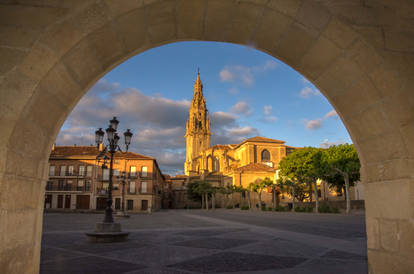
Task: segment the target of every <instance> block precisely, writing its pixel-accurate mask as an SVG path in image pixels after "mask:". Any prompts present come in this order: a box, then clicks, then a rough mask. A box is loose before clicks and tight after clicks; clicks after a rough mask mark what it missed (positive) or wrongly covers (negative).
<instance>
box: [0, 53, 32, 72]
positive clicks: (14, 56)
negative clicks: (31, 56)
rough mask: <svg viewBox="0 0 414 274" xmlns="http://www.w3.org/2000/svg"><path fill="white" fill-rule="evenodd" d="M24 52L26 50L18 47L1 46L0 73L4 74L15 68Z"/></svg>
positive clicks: (24, 54)
mask: <svg viewBox="0 0 414 274" xmlns="http://www.w3.org/2000/svg"><path fill="white" fill-rule="evenodd" d="M26 53H27V52H26V51H24V50H22V49H18V48H9V47H7V48H6V47H1V48H0V58H1V62H0V75H4V74H6V73H7V72H8V71H10V70H12V69H13V68H15V67H16V65H18V64H19V63H20V62H21V61H22V60H23V58H24V57H25V56H26Z"/></svg>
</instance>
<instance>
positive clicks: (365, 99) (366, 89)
mask: <svg viewBox="0 0 414 274" xmlns="http://www.w3.org/2000/svg"><path fill="white" fill-rule="evenodd" d="M381 99H382V94H381V93H380V92H379V91H378V90H377V89H376V87H375V86H374V85H373V84H372V81H371V80H370V79H369V78H368V77H364V78H362V79H360V81H359V82H358V83H357V84H356V85H354V86H352V87H350V88H349V89H347V90H346V91H344V92H341V93H338V94H337V95H336V96H335V97H333V98H332V100H331V101H332V102H334V103H335V106H336V107H337V108H338V109H340V110H341V114H342V117H344V118H350V117H352V116H355V115H357V114H358V113H361V112H362V111H364V110H366V109H367V108H369V107H370V106H372V105H378V104H379V103H380V100H381ZM381 116H382V115H381Z"/></svg>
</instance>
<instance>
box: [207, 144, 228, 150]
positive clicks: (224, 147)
mask: <svg viewBox="0 0 414 274" xmlns="http://www.w3.org/2000/svg"><path fill="white" fill-rule="evenodd" d="M210 148H217V149H229V146H228V145H215V146H212V147H210Z"/></svg>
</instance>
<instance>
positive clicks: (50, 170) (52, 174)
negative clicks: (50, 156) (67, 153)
mask: <svg viewBox="0 0 414 274" xmlns="http://www.w3.org/2000/svg"><path fill="white" fill-rule="evenodd" d="M49 176H55V166H50V167H49Z"/></svg>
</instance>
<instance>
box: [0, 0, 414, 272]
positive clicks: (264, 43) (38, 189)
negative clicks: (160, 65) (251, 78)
mask: <svg viewBox="0 0 414 274" xmlns="http://www.w3.org/2000/svg"><path fill="white" fill-rule="evenodd" d="M19 3H20V2H19ZM21 3H22V4H19V5H15V4H2V5H1V8H0V13H1V15H2V16H1V18H2V19H1V20H0V24H1V25H2V28H1V32H2V37H4V39H2V40H1V41H0V43H1V44H0V46H1V47H0V56H1V61H2V62H1V66H0V106H1V107H0V113H1V114H0V125H1V127H2V134H1V137H0V140H1V142H0V153H1V157H0V188H1V191H0V201H1V208H0V209H1V212H2V213H1V214H2V220H3V221H2V222H1V223H0V231H1V235H2V236H3V237H2V238H1V240H0V241H1V245H0V258H1V262H0V267H1V268H0V272H2V273H36V272H38V270H39V268H38V266H39V258H40V236H41V230H42V210H43V209H42V208H43V207H42V204H43V195H44V188H45V182H46V180H47V166H48V163H47V161H48V155H49V152H50V147H51V145H52V143H53V142H54V140H55V137H56V135H57V133H58V131H59V129H60V127H61V125H62V124H63V122H64V120H65V118H66V117H67V115H68V114H69V113H70V111H71V110H72V108H73V107H74V106H75V105H76V103H77V102H78V101H79V99H80V98H81V97H82V96H83V95H84V93H85V92H86V91H87V90H88V89H89V88H90V87H91V86H92V85H93V84H94V83H95V82H96V81H97V79H99V78H100V77H101V76H102V75H103V74H104V73H105V72H107V71H109V70H110V69H112V68H113V67H115V66H116V65H118V64H119V63H121V62H123V61H124V60H126V59H128V58H129V57H131V56H134V55H136V54H138V53H140V52H143V51H145V50H147V49H150V48H153V47H157V46H160V45H163V44H166V43H171V42H175V41H183V40H205V41H223V42H230V43H237V44H244V45H249V46H254V47H255V48H257V49H259V50H261V51H264V52H266V53H268V54H270V55H271V56H274V57H275V58H278V59H280V60H282V61H284V62H285V63H287V64H288V65H290V66H291V67H293V68H294V69H296V70H297V71H298V72H300V73H301V74H302V75H304V76H305V77H306V78H307V79H308V80H310V81H312V82H313V83H314V84H315V85H316V86H317V87H318V88H319V89H320V90H321V92H322V93H323V94H324V95H325V96H326V97H327V98H328V100H329V101H330V102H331V104H332V105H333V106H334V108H335V109H336V111H337V112H338V114H339V116H340V117H341V119H342V121H343V122H344V124H345V126H346V128H347V129H348V131H349V133H350V136H351V138H352V140H353V142H354V143H355V146H356V148H357V150H358V153H359V156H360V159H361V163H362V169H361V171H362V180H363V182H364V184H365V189H366V208H367V211H366V224H367V234H368V257H369V265H370V271H371V272H372V273H376V272H380V271H382V272H391V269H392V270H393V272H395V271H396V270H397V271H400V272H412V270H413V269H414V265H413V264H414V263H413V262H412V260H410V259H411V258H412V248H411V246H410V239H412V237H411V236H412V235H413V233H414V232H413V231H414V229H413V226H412V221H411V222H410V220H412V216H413V214H414V202H413V199H412V195H413V192H414V182H413V180H412V178H413V176H414V159H413V157H414V153H413V151H414V123H413V122H414V112H413V109H414V107H413V106H414V94H413V92H412V86H414V85H413V84H414V54H413V52H414V49H413V45H414V39H413V31H412V29H413V28H412V22H411V21H412V18H411V17H410V14H412V12H413V11H414V6H413V3H412V2H410V1H381V0H372V1H365V2H361V1H338V2H333V1H317V0H306V1H305V0H295V1H283V0H274V1H260V0H243V1H242V0H240V1H236V0H234V1H233V0H229V1H222V0H193V1H185V0H184V1H183V0H153V1H122V2H121V1H117V0H101V1H53V0H50V1H45V2H42V3H43V4H42V3H39V2H38V1H35V0H28V1H24V2H21ZM51 114H53V115H51ZM16 192H18V193H20V195H22V198H23V199H21V201H23V202H22V203H19V204H18V203H16V200H15V199H14V197H11V196H10V195H9V193H16ZM23 224H24V225H23ZM383 231H388V232H389V233H385V232H383ZM28 232H30V233H28ZM410 235H411V236H410ZM410 237H411V238H410ZM411 245H412V243H411ZM410 270H411V271H410Z"/></svg>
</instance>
